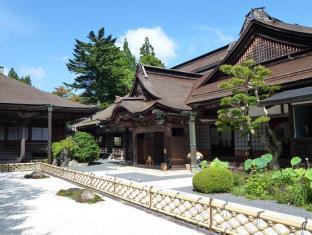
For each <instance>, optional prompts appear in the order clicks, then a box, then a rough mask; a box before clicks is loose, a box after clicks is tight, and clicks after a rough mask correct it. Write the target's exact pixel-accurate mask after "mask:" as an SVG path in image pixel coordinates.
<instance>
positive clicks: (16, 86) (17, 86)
mask: <svg viewBox="0 0 312 235" xmlns="http://www.w3.org/2000/svg"><path fill="white" fill-rule="evenodd" d="M0 104H1V105H26V106H27V105H31V106H43V105H53V106H54V107H56V108H57V107H61V108H67V109H91V108H93V106H90V105H84V104H79V103H75V102H73V101H70V100H67V99H64V98H61V97H59V96H56V95H54V94H51V93H48V92H44V91H41V90H39V89H37V88H34V87H32V86H29V85H27V84H25V83H23V82H20V81H17V80H15V79H12V78H9V77H7V76H5V75H3V74H1V75H0Z"/></svg>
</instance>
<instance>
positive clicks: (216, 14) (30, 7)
mask: <svg viewBox="0 0 312 235" xmlns="http://www.w3.org/2000/svg"><path fill="white" fill-rule="evenodd" d="M260 6H265V7H266V10H267V12H268V13H269V14H271V15H272V16H274V17H276V18H279V19H281V20H283V21H285V22H289V23H298V24H301V25H306V26H312V14H311V9H312V1H311V0H301V1H299V0H297V1H290V0H283V1H282V0H274V1H273V0H271V1H258V0H253V1H250V0H244V1H243V0H235V1H230V0H228V1H226V0H219V1H208V0H206V1H205V0H202V1H197V0H192V1H186V0H171V1H169V0H158V1H140V0H131V1H120V0H114V1H100V0H99V1H93V0H89V1H79V0H76V1H75V0H66V1H61V0H53V1H42V0H27V1H26V0H24V1H22V0H8V1H0V51H1V53H0V64H1V65H3V66H5V68H6V69H8V68H10V67H14V68H15V69H16V70H17V72H18V73H19V74H30V75H31V77H32V80H33V84H34V85H35V86H36V87H38V88H40V89H43V90H45V91H52V90H53V88H54V87H56V86H59V85H61V84H62V83H63V82H71V81H73V77H74V75H73V74H71V73H69V72H68V71H67V69H66V65H65V63H66V61H67V60H68V58H69V57H71V55H72V51H73V46H74V40H75V39H76V38H78V39H81V40H84V39H86V35H87V34H88V33H89V31H90V30H98V29H99V28H100V27H101V26H104V27H105V30H106V34H112V35H113V36H114V37H117V38H119V39H118V42H119V43H121V42H122V40H123V39H124V38H125V37H127V39H128V41H129V44H130V47H131V49H132V51H133V53H135V54H137V53H138V48H139V47H140V46H141V43H142V40H143V38H144V36H146V35H148V36H149V37H150V40H151V42H152V44H153V46H154V47H155V51H156V54H157V55H158V56H159V57H160V58H162V59H163V60H164V61H165V63H166V66H167V67H170V66H173V65H176V64H178V63H181V62H183V61H185V60H188V59H191V58H193V57H195V56H198V55H200V54H203V53H206V52H208V51H210V50H213V49H215V48H218V47H220V46H223V45H225V44H227V43H229V42H231V41H233V40H235V39H236V38H237V37H238V33H239V30H240V27H241V26H242V23H243V20H244V16H245V15H246V13H247V12H248V11H249V10H250V9H251V8H253V7H260Z"/></svg>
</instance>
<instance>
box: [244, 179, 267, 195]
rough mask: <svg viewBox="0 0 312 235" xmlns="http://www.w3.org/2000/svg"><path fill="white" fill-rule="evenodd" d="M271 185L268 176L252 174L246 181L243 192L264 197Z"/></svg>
mask: <svg viewBox="0 0 312 235" xmlns="http://www.w3.org/2000/svg"><path fill="white" fill-rule="evenodd" d="M271 185H272V180H271V176H270V175H269V174H260V173H257V174H253V175H251V176H250V177H249V178H248V179H247V180H246V184H245V186H244V190H245V192H246V193H247V194H249V195H252V196H257V197H264V196H266V195H267V194H269V189H270V187H271Z"/></svg>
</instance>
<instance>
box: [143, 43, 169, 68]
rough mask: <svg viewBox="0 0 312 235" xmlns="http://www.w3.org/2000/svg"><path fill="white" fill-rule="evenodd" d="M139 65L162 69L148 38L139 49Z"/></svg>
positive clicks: (162, 64) (161, 63)
mask: <svg viewBox="0 0 312 235" xmlns="http://www.w3.org/2000/svg"><path fill="white" fill-rule="evenodd" d="M140 63H142V64H146V65H152V66H157V67H162V68H164V67H165V65H164V63H163V62H162V61H161V60H160V59H158V58H157V57H156V55H155V52H154V47H153V46H152V45H151V44H150V42H149V39H148V37H145V39H144V43H143V45H142V47H141V48H140Z"/></svg>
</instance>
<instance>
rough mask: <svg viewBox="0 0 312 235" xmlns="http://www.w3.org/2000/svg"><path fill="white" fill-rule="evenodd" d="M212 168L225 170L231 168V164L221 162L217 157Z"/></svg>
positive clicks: (212, 163)
mask: <svg viewBox="0 0 312 235" xmlns="http://www.w3.org/2000/svg"><path fill="white" fill-rule="evenodd" d="M210 166H211V167H224V168H229V163H228V162H223V161H220V160H219V159H218V158H217V157H216V158H215V159H213V161H212V162H211V164H210Z"/></svg>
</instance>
